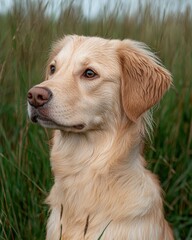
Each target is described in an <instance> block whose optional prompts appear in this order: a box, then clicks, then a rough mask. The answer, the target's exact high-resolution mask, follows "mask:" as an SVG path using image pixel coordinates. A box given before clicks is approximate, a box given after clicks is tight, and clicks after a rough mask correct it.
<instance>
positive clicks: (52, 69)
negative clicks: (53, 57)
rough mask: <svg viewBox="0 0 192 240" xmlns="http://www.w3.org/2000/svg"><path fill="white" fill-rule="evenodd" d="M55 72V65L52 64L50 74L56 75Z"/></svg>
mask: <svg viewBox="0 0 192 240" xmlns="http://www.w3.org/2000/svg"><path fill="white" fill-rule="evenodd" d="M55 70H56V67H55V65H53V64H51V65H50V74H54V73H55Z"/></svg>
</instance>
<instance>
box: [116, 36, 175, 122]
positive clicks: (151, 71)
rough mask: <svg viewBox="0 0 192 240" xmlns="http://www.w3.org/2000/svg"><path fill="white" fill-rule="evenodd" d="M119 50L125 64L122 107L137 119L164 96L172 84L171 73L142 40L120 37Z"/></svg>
mask: <svg viewBox="0 0 192 240" xmlns="http://www.w3.org/2000/svg"><path fill="white" fill-rule="evenodd" d="M118 53H119V56H120V63H121V67H122V77H121V96H122V104H123V109H124V111H125V113H126V115H127V117H128V118H129V119H130V120H131V121H134V122H135V121H136V120H137V119H138V118H139V117H140V116H141V114H142V113H144V112H145V111H147V110H148V109H149V108H151V107H152V106H153V105H155V104H156V103H157V102H158V101H159V100H160V99H161V98H162V96H163V94H164V93H165V91H166V90H167V89H168V88H169V86H170V84H171V81H172V79H171V74H170V73H169V72H168V71H167V70H166V69H165V68H163V67H162V66H161V65H160V63H159V60H158V58H157V57H155V55H154V54H153V53H151V52H150V51H148V50H147V47H146V46H145V45H144V44H142V43H138V42H134V41H131V40H124V41H121V43H120V45H119V48H118Z"/></svg>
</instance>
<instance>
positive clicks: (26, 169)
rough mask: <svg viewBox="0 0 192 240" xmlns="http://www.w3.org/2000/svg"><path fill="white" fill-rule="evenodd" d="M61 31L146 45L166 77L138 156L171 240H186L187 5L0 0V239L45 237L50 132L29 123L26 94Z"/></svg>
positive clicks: (189, 195) (190, 48)
mask: <svg viewBox="0 0 192 240" xmlns="http://www.w3.org/2000/svg"><path fill="white" fill-rule="evenodd" d="M64 34H80V35H82V34H83V35H90V36H92V35H97V36H102V37H106V38H120V39H123V38H131V39H135V40H137V41H142V42H145V43H146V44H147V45H148V46H149V47H150V48H151V49H152V51H153V52H155V53H156V55H157V56H158V57H160V59H161V60H162V62H163V64H164V65H165V66H166V68H167V69H169V71H170V72H171V73H172V75H173V79H174V86H173V87H172V88H171V89H170V90H169V92H168V93H167V94H166V96H165V97H164V99H163V100H162V101H161V103H160V104H159V105H158V107H156V108H155V111H154V134H153V139H152V141H146V147H145V151H144V154H145V157H146V159H147V160H148V168H149V169H151V170H152V171H153V172H154V173H156V174H158V176H159V179H160V181H161V185H162V188H163V190H164V192H165V193H166V194H165V215H166V218H167V220H168V221H169V222H170V223H171V225H172V227H173V229H174V234H175V239H177V240H180V239H181V240H191V239H192V0H188V1H185V0H183V1H182V0H180V1H179V0H161V1H160V0H159V1H158V0H153V1H152V0H151V1H150V0H149V1H147V0H142V1H141V0H140V1H137V0H135V1H134V0H129V1H128V0H124V1H123V0H122V1H115V0H110V1H109V0H108V1H107V0H103V1H102V0H94V1H92V0H90V1H88V0H84V1H77V0H71V1H67V0H66V1H64V0H63V1H53V0H52V1H46V0H39V1H38V0H33V1H32V0H31V1H29V0H23V1H22V0H21V1H19V0H6V1H3V0H0V239H1V240H4V239H6V240H7V239H20V240H21V239H32V240H35V239H37V240H39V239H44V238H45V227H46V220H47V216H48V208H47V206H46V205H45V204H44V200H45V198H46V196H47V195H48V192H49V190H50V188H51V185H52V184H53V176H52V174H51V169H50V163H49V140H50V138H51V134H50V132H48V131H47V130H45V129H43V128H42V127H39V126H36V125H33V124H31V123H29V120H28V118H27V111H26V95H27V91H28V89H29V88H30V87H32V86H33V85H34V84H37V83H38V82H41V81H42V80H43V77H44V68H45V63H46V60H47V58H48V53H49V51H50V46H51V43H52V42H53V41H55V40H57V39H58V38H60V37H62V36H63V35H64Z"/></svg>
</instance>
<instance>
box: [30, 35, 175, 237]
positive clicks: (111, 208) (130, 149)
mask: <svg viewBox="0 0 192 240" xmlns="http://www.w3.org/2000/svg"><path fill="white" fill-rule="evenodd" d="M171 81H172V79H171V75H170V73H169V72H168V71H167V70H166V69H165V68H164V67H163V66H162V65H161V64H160V63H159V60H158V58H157V57H156V56H155V55H154V54H153V53H151V52H150V51H149V49H148V48H147V47H146V45H144V44H143V43H139V42H136V41H132V40H128V39H127V40H123V41H121V40H107V39H103V38H99V37H85V36H76V35H73V36H66V37H64V38H63V39H61V40H59V41H58V42H57V43H55V44H54V46H53V49H52V53H51V54H50V58H49V60H48V66H47V70H46V79H45V81H43V82H42V83H40V84H39V85H36V86H34V87H33V88H31V89H30V90H29V92H28V114H29V117H30V119H31V120H32V121H33V122H37V123H39V124H40V125H41V126H43V127H46V128H52V129H55V132H54V138H53V145H52V148H51V167H52V171H53V174H54V185H53V187H52V189H51V192H50V194H49V197H48V198H47V203H48V204H49V205H50V211H51V213H50V217H49V220H48V224H47V234H46V239H47V240H59V239H63V240H82V239H87V240H97V239H103V240H171V239H173V233H172V230H171V228H170V227H169V225H168V223H167V221H166V220H165V218H164V213H163V201H162V196H161V195H162V194H161V188H160V185H159V181H158V179H157V178H156V176H154V175H153V174H152V173H151V172H150V171H149V170H147V169H146V168H145V165H146V164H145V160H144V159H143V157H142V155H141V149H142V145H143V136H144V135H145V134H146V132H147V131H148V128H149V127H150V125H151V120H150V119H151V118H150V117H149V116H150V113H149V111H148V110H149V109H150V108H151V107H152V106H154V105H155V104H156V103H157V102H158V101H159V100H160V99H161V98H162V96H163V94H164V93H165V92H166V90H167V89H168V88H169V86H170V84H171Z"/></svg>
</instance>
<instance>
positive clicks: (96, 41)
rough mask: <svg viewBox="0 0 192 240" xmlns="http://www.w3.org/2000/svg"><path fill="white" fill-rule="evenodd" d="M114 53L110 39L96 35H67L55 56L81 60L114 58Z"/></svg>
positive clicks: (63, 58) (60, 58) (61, 58)
mask: <svg viewBox="0 0 192 240" xmlns="http://www.w3.org/2000/svg"><path fill="white" fill-rule="evenodd" d="M115 55H116V51H115V46H114V45H113V43H112V41H111V40H107V39H102V38H98V37H67V38H66V39H65V40H64V44H63V47H62V48H61V50H60V52H59V53H58V55H57V58H58V59H59V60H61V61H63V60H65V59H66V60H69V59H70V58H73V59H75V60H80V61H83V59H93V58H94V59H95V58H97V59H101V58H102V57H105V58H111V57H113V58H114V57H115Z"/></svg>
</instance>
